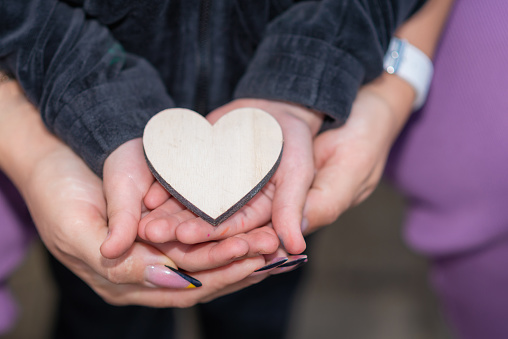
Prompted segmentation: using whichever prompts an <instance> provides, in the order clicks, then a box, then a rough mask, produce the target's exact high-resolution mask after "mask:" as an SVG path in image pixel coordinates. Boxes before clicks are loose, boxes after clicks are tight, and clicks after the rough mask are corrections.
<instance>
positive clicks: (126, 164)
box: [101, 139, 154, 259]
mask: <svg viewBox="0 0 508 339" xmlns="http://www.w3.org/2000/svg"><path fill="white" fill-rule="evenodd" d="M153 181H154V178H153V176H152V175H151V173H150V170H149V169H148V166H147V165H146V162H144V160H143V150H142V144H141V139H134V140H130V141H128V142H126V143H124V144H123V145H121V146H120V147H118V148H117V149H116V150H115V151H114V152H113V153H112V154H111V155H110V156H109V157H108V158H107V159H106V162H105V164H104V185H103V187H104V194H105V197H106V202H107V213H108V225H109V233H108V236H107V238H106V240H105V241H104V244H103V245H102V246H101V253H102V255H103V256H104V257H106V258H109V259H114V258H117V257H119V256H120V255H122V254H123V253H125V252H126V251H127V250H128V249H129V247H130V246H131V245H132V243H133V242H134V240H135V239H136V236H137V231H138V225H139V221H140V219H141V213H142V208H143V204H142V201H143V197H144V195H145V194H146V192H147V191H148V189H149V188H150V186H151V185H152V183H153Z"/></svg>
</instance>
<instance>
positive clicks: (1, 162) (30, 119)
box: [0, 81, 60, 193]
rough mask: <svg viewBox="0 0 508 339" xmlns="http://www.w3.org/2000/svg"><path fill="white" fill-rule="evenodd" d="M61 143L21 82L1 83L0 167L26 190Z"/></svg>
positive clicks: (18, 185)
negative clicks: (41, 162) (30, 100)
mask: <svg viewBox="0 0 508 339" xmlns="http://www.w3.org/2000/svg"><path fill="white" fill-rule="evenodd" d="M59 143H60V142H59V141H58V140H57V139H56V138H55V137H54V136H53V135H52V134H51V133H49V132H48V131H47V129H46V128H45V126H44V124H43V123H42V120H41V118H40V116H39V114H38V112H37V111H36V110H35V108H34V107H33V106H32V105H31V104H30V103H29V102H28V101H27V100H26V98H25V97H24V94H23V92H22V91H21V89H20V88H19V86H18V84H17V83H16V82H15V81H9V82H3V83H0V169H1V170H2V171H3V172H4V173H5V174H6V175H7V176H8V177H9V178H10V179H11V180H12V181H13V182H14V184H15V185H16V186H17V187H18V189H20V191H22V193H23V191H24V188H25V187H26V184H27V183H28V182H29V179H30V178H31V176H32V173H33V171H34V170H36V169H37V164H38V163H39V162H40V161H41V160H42V159H43V158H44V157H46V156H48V155H49V154H51V153H52V152H54V151H55V150H56V149H57V148H58V145H59Z"/></svg>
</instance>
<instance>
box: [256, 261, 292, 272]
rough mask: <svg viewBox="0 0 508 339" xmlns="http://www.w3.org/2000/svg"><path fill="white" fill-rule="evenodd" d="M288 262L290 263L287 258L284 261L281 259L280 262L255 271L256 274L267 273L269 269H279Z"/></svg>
mask: <svg viewBox="0 0 508 339" xmlns="http://www.w3.org/2000/svg"><path fill="white" fill-rule="evenodd" d="M286 261H288V259H287V258H284V259H281V260H279V261H276V262H274V263H271V264H269V265H266V266H263V267H261V268H260V269H258V270H255V271H254V272H262V271H267V270H269V269H272V268H275V267H279V266H280V265H282V264H283V263H285V262H286Z"/></svg>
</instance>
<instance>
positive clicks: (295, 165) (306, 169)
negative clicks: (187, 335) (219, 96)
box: [139, 99, 323, 254]
mask: <svg viewBox="0 0 508 339" xmlns="http://www.w3.org/2000/svg"><path fill="white" fill-rule="evenodd" d="M242 107H255V108H260V109H263V110H265V111H267V112H268V113H270V114H271V115H272V116H274V117H275V119H277V121H278V122H279V124H280V125H281V127H282V132H283V135H284V151H283V153H282V159H281V163H280V165H279V168H278V169H277V171H276V172H275V174H274V176H273V177H272V178H271V180H270V182H269V183H268V184H267V185H266V186H265V187H264V188H263V189H262V190H261V192H260V193H258V194H257V195H256V196H255V197H254V198H253V199H252V200H251V201H250V202H249V203H248V204H247V205H246V206H244V207H243V208H242V209H240V210H239V211H238V212H237V213H235V214H234V215H233V216H232V217H231V218H229V219H228V220H226V221H225V222H224V223H222V224H221V225H219V226H217V227H215V226H211V225H209V224H208V223H206V222H205V221H204V220H202V219H201V218H198V217H196V216H195V215H194V214H192V213H191V212H190V211H188V210H187V211H182V212H181V213H180V214H178V215H175V214H173V215H171V212H168V211H169V210H170V209H168V208H165V209H164V211H158V210H157V209H156V210H155V211H154V212H152V213H151V214H149V215H148V216H147V217H145V219H144V220H142V222H141V224H140V231H139V234H140V235H141V236H142V237H143V238H145V239H149V240H151V241H153V242H165V241H170V240H173V239H174V238H176V239H178V240H179V241H181V242H183V243H189V244H194V243H199V242H204V241H208V240H215V239H224V238H227V237H230V236H232V235H235V234H238V233H243V232H246V231H248V230H250V229H253V228H255V227H258V226H260V225H263V224H266V223H267V222H268V221H270V219H271V220H272V223H273V227H274V229H275V231H276V232H277V234H278V236H279V238H280V239H281V241H282V242H283V244H284V247H285V248H286V250H287V251H288V252H289V253H293V254H297V253H301V252H302V251H303V250H305V241H304V239H303V236H302V232H301V226H302V213H303V207H304V204H305V199H306V196H307V192H308V190H309V188H310V185H311V183H312V179H313V177H314V166H313V155H312V138H313V136H314V135H315V134H316V133H317V131H318V130H319V128H320V126H321V123H322V120H323V118H322V116H321V115H320V114H318V113H315V112H312V111H309V110H307V109H305V108H303V107H300V106H298V105H294V104H289V103H284V102H275V101H269V100H261V99H239V100H235V101H233V102H231V103H229V104H227V105H225V106H222V107H220V108H218V109H217V110H215V111H213V112H211V113H210V114H209V115H208V116H207V119H208V120H209V121H210V122H211V123H212V124H213V123H214V122H215V121H217V120H218V119H219V118H220V117H222V116H223V115H224V114H226V113H228V112H230V111H232V110H234V109H237V108H242ZM168 198H169V195H168V194H167V193H165V192H164V190H163V189H162V188H161V187H160V186H158V185H155V186H154V187H153V189H152V190H151V192H150V193H149V195H148V196H147V199H145V203H146V204H147V205H149V206H150V207H151V208H155V207H157V206H158V205H160V204H161V203H162V202H163V201H164V200H166V199H168Z"/></svg>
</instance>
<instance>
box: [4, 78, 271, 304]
mask: <svg viewBox="0 0 508 339" xmlns="http://www.w3.org/2000/svg"><path fill="white" fill-rule="evenodd" d="M0 121H1V122H2V124H1V126H0V168H1V169H2V170H4V171H5V172H6V174H7V175H8V176H9V177H10V178H11V180H13V181H14V183H15V184H16V185H17V187H18V188H19V189H20V191H21V193H22V195H23V197H24V198H25V200H26V202H27V205H28V207H29V209H30V211H31V213H32V216H33V218H34V221H35V223H36V226H37V229H38V231H39V233H40V235H41V238H42V239H43V241H44V243H45V244H46V246H47V247H48V249H49V250H50V251H51V252H52V253H53V255H55V257H56V258H57V259H58V260H60V261H61V262H62V263H63V264H64V265H66V266H67V267H68V268H69V269H71V270H72V271H73V272H74V273H75V274H77V275H78V276H79V277H80V278H81V279H83V280H84V281H85V282H86V283H87V284H88V285H90V287H91V288H92V289H94V290H95V291H96V292H97V293H98V294H99V295H100V296H102V297H103V298H104V299H105V300H106V301H108V302H110V303H113V304H122V305H123V304H139V305H147V306H161V307H162V306H164V307H171V306H176V307H178V306H189V305H192V304H194V303H197V302H201V301H204V300H209V299H211V298H213V297H214V296H219V295H223V294H226V293H229V292H232V291H234V290H236V289H240V288H242V287H244V286H247V285H249V284H252V283H255V282H257V281H259V280H260V279H262V278H264V277H255V278H253V277H249V275H250V274H252V272H253V271H254V270H256V269H259V268H260V267H262V266H264V265H265V260H264V258H263V256H261V255H256V256H253V257H251V258H248V259H244V260H238V261H235V262H233V263H230V264H228V265H226V266H222V267H220V268H216V269H211V270H208V271H203V272H199V273H196V275H195V277H196V278H197V279H199V280H201V281H202V283H203V287H201V288H198V289H194V290H193V291H188V290H186V292H182V291H181V290H178V289H181V288H184V287H189V286H190V287H192V286H191V285H190V283H192V282H193V281H192V280H191V279H184V278H182V275H181V274H179V273H181V272H176V271H175V270H172V269H169V267H172V268H175V267H176V265H175V263H174V262H173V261H172V260H171V259H169V258H168V257H167V256H165V255H164V254H163V253H161V252H160V251H159V250H157V249H155V248H153V247H152V246H149V245H148V244H143V243H134V245H133V246H132V247H131V248H130V249H129V250H128V251H127V252H126V253H125V254H124V255H122V256H120V257H119V258H117V259H114V260H111V259H106V258H104V257H102V256H101V254H100V251H99V248H100V245H101V243H102V241H103V239H104V238H105V237H106V234H107V230H108V228H107V224H106V204H105V200H104V195H103V191H102V183H101V181H100V180H99V179H98V178H97V177H96V176H95V175H94V174H93V173H92V172H91V171H90V170H89V169H88V167H87V166H86V165H85V164H84V163H83V162H82V161H81V160H80V159H79V158H78V157H77V156H76V155H75V154H74V153H73V152H72V151H71V150H70V149H69V148H67V147H66V146H64V145H63V144H62V143H61V142H60V141H58V140H56V139H55V138H54V137H53V136H52V135H51V134H49V133H48V132H47V131H46V129H45V127H44V125H43V123H42V121H41V119H40V116H39V114H38V112H36V110H35V108H34V107H33V106H32V105H30V104H29V103H28V102H27V101H26V98H24V96H23V95H22V93H21V91H20V89H19V87H18V86H17V85H16V84H15V83H10V84H2V85H1V86H0ZM12 144H14V145H16V148H13V147H12V146H11V145H12ZM271 238H272V239H275V240H276V237H275V235H274V234H272V236H271ZM239 241H244V240H243V239H239ZM217 246H220V244H218V245H217ZM226 247H228V248H229V247H230V246H229V245H228V246H226ZM233 247H234V246H233ZM276 247H277V242H276V241H275V242H274V245H273V251H274V250H275V249H276ZM210 252H211V248H209V247H208V248H207V247H205V248H201V249H197V250H196V253H198V254H199V253H200V254H201V255H196V258H195V259H193V258H192V256H189V262H190V265H194V266H196V267H197V268H202V267H201V266H205V264H206V263H209V264H210V265H209V266H210V267H213V265H214V264H216V263H214V262H213V260H212V259H213V256H209V255H208V253H210ZM233 252H234V250H233V251H232V252H230V253H233ZM175 253H176V252H175ZM180 257H181V258H185V257H186V256H185V255H183V254H181V255H180ZM211 257H212V259H210V258H211ZM197 258H199V261H198V259H197ZM186 260H187V258H186ZM193 260H194V261H195V263H193ZM186 262H187V261H186ZM226 263H227V262H226ZM221 264H222V265H223V264H224V263H221ZM200 265H201V266H200ZM168 266H169V267H168ZM182 279H183V281H182ZM194 285H196V284H194ZM161 287H165V288H161ZM167 287H173V288H174V289H168V288H167Z"/></svg>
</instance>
